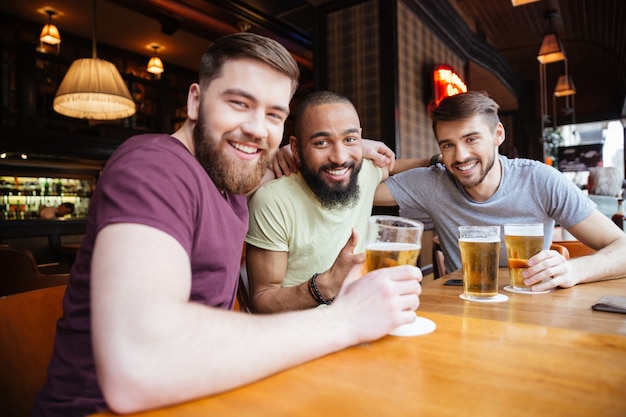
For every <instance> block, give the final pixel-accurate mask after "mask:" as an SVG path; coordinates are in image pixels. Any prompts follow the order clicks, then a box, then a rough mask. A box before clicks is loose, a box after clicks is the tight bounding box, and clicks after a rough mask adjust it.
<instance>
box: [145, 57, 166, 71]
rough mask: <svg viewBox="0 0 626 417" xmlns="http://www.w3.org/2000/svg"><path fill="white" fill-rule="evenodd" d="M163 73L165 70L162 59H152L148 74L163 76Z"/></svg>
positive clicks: (149, 62) (149, 63)
mask: <svg viewBox="0 0 626 417" xmlns="http://www.w3.org/2000/svg"><path fill="white" fill-rule="evenodd" d="M163 71H165V69H164V68H163V62H162V61H161V58H159V57H158V56H156V55H155V56H153V57H152V58H150V61H148V72H151V73H152V74H161V73H162V72H163Z"/></svg>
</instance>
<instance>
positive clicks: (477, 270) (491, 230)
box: [459, 226, 508, 302]
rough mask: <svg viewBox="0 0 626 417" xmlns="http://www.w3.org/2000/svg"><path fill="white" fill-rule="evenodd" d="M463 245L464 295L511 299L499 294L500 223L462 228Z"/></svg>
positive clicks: (475, 298)
mask: <svg viewBox="0 0 626 417" xmlns="http://www.w3.org/2000/svg"><path fill="white" fill-rule="evenodd" d="M459 247H460V249H461V263H462V264H463V294H461V295H460V297H461V298H462V299H464V300H468V301H482V302H499V301H506V300H508V297H507V296H506V295H504V294H498V269H499V267H500V265H499V264H500V226H461V227H459Z"/></svg>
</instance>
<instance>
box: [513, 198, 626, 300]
mask: <svg viewBox="0 0 626 417" xmlns="http://www.w3.org/2000/svg"><path fill="white" fill-rule="evenodd" d="M568 230H569V232H570V233H571V234H572V235H574V237H576V238H577V239H578V240H580V241H581V242H582V243H584V244H585V245H587V246H589V247H591V248H593V249H596V250H597V252H596V253H594V254H593V255H588V256H582V257H579V258H573V259H570V260H565V259H564V258H563V257H562V256H561V255H560V254H558V253H557V252H555V251H542V252H540V253H539V254H537V255H535V256H534V257H532V258H531V259H529V260H528V265H529V268H528V269H527V270H526V272H524V276H525V277H527V279H526V280H525V282H526V283H527V285H532V284H535V283H536V282H540V281H541V280H546V281H547V282H544V283H541V284H537V285H534V286H533V290H535V291H544V290H547V289H550V288H554V287H563V288H567V287H572V286H574V285H576V284H580V283H583V282H594V281H603V280H607V279H614V278H623V277H626V262H624V255H625V254H626V233H624V232H623V231H621V230H620V229H619V228H618V227H617V226H616V225H615V224H614V223H613V222H612V221H611V220H609V218H608V217H606V216H605V215H603V214H602V213H600V212H599V211H598V210H594V211H593V212H592V213H591V214H590V215H589V216H588V217H587V218H586V219H585V220H583V221H581V222H580V223H578V224H577V225H575V226H574V227H572V228H570V229H568Z"/></svg>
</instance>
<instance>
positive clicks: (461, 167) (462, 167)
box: [457, 162, 476, 171]
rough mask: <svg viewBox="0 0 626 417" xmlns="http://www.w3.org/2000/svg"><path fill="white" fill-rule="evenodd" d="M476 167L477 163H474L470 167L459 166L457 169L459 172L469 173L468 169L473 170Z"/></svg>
mask: <svg viewBox="0 0 626 417" xmlns="http://www.w3.org/2000/svg"><path fill="white" fill-rule="evenodd" d="M475 166H476V162H473V163H471V164H468V165H459V166H457V168H458V169H459V171H467V170H468V169H472V168H474V167H475Z"/></svg>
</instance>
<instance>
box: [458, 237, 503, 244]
mask: <svg viewBox="0 0 626 417" xmlns="http://www.w3.org/2000/svg"><path fill="white" fill-rule="evenodd" d="M459 242H473V243H496V242H500V237H499V236H487V237H462V238H459Z"/></svg>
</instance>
